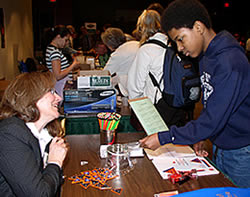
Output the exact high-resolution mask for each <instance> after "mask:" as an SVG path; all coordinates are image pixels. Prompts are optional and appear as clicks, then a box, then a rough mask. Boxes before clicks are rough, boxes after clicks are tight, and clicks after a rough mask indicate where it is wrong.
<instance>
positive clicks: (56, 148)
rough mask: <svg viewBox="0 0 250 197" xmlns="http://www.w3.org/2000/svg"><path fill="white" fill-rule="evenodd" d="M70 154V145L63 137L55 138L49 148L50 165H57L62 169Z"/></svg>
mask: <svg viewBox="0 0 250 197" xmlns="http://www.w3.org/2000/svg"><path fill="white" fill-rule="evenodd" d="M67 152H68V145H67V144H66V143H65V141H64V139H62V138H61V137H54V138H53V140H52V141H51V144H50V146H49V156H48V163H56V164H58V165H59V166H60V167H62V165H63V161H64V159H65V157H66V155H67Z"/></svg>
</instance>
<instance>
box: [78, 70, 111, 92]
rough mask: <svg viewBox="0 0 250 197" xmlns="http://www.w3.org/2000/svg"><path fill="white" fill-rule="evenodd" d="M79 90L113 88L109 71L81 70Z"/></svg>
mask: <svg viewBox="0 0 250 197" xmlns="http://www.w3.org/2000/svg"><path fill="white" fill-rule="evenodd" d="M77 88H78V89H79V88H111V76H110V72H109V71H108V70H80V72H79V76H78V77H77Z"/></svg>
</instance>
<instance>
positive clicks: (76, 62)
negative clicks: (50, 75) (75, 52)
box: [71, 57, 80, 70]
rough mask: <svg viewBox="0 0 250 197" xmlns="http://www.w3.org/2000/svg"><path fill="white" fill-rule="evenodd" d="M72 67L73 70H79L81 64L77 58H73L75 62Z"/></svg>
mask: <svg viewBox="0 0 250 197" xmlns="http://www.w3.org/2000/svg"><path fill="white" fill-rule="evenodd" d="M71 65H72V67H73V70H74V69H77V68H79V66H80V62H79V61H78V60H77V58H76V57H73V62H72V64H71Z"/></svg>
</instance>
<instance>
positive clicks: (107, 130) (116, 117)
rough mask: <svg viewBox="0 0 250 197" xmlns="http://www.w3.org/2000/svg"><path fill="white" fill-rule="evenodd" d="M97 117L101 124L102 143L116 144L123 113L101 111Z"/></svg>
mask: <svg viewBox="0 0 250 197" xmlns="http://www.w3.org/2000/svg"><path fill="white" fill-rule="evenodd" d="M97 118H98V122H99V126H100V144H101V145H112V144H114V143H115V138H116V137H115V135H116V129H117V127H118V125H119V122H120V119H121V115H120V114H118V113H116V112H100V113H98V114H97Z"/></svg>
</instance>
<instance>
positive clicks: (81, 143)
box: [61, 132, 235, 197]
mask: <svg viewBox="0 0 250 197" xmlns="http://www.w3.org/2000/svg"><path fill="white" fill-rule="evenodd" d="M144 136H145V133H144V132H137V133H118V134H117V143H127V142H132V141H136V140H138V139H141V138H143V137H144ZM66 139H67V141H68V142H69V144H70V151H69V154H68V157H67V159H66V161H65V167H64V174H65V176H68V177H69V176H72V175H75V174H78V173H80V172H81V171H85V170H92V169H94V168H96V167H104V164H105V159H101V158H100V157H99V141H100V138H99V135H98V134H95V135H69V136H66ZM132 159H136V164H135V166H134V169H133V170H132V171H131V172H129V173H128V174H126V175H123V176H121V177H120V178H118V179H113V180H109V181H108V182H107V184H109V185H110V186H112V187H121V188H123V191H122V193H121V195H120V196H124V197H133V196H136V197H147V196H149V197H153V195H154V194H156V193H160V192H165V191H173V190H178V191H179V193H183V192H186V191H192V190H196V189H201V188H209V187H226V186H229V187H235V185H234V184H233V183H232V182H231V181H230V180H229V179H227V178H226V177H225V176H224V175H223V174H222V173H220V174H218V175H212V176H203V177H199V178H198V179H197V180H189V181H187V182H185V183H184V184H182V185H179V184H175V185H174V184H172V183H171V182H170V181H169V180H164V179H162V178H161V176H160V174H159V173H158V171H157V169H156V168H155V167H154V165H153V163H152V162H151V161H150V160H149V159H148V158H147V156H146V155H145V156H144V157H141V158H132ZM81 160H85V161H88V162H89V163H88V164H87V165H84V166H81V165H80V161H81ZM61 196H62V197H69V196H77V197H85V196H91V197H98V196H102V197H112V196H119V195H117V194H115V193H113V192H111V191H109V190H107V191H101V190H98V189H96V188H92V187H89V188H88V189H87V190H85V189H83V188H82V187H80V186H79V185H78V184H75V185H72V184H71V181H69V180H67V178H66V179H65V183H64V184H63V186H62V191H61Z"/></svg>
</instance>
